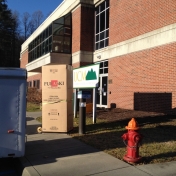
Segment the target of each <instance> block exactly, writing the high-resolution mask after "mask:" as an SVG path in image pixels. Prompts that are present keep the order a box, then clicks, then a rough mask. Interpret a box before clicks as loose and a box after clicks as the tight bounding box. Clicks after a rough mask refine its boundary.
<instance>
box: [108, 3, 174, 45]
mask: <svg viewBox="0 0 176 176" xmlns="http://www.w3.org/2000/svg"><path fill="white" fill-rule="evenodd" d="M109 19H110V23H109V45H113V44H115V43H118V42H121V41H124V40H127V39H130V38H133V37H136V36H138V35H141V34H145V33H146V32H150V31H153V30H155V29H159V28H161V27H164V26H167V25H169V24H173V23H175V22H176V1H175V0H133V1H129V0H110V16H109Z"/></svg>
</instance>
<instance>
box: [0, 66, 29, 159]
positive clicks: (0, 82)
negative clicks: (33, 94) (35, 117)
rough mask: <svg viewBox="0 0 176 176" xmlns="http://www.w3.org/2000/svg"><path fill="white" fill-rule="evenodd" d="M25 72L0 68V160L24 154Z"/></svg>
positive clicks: (23, 70)
mask: <svg viewBox="0 0 176 176" xmlns="http://www.w3.org/2000/svg"><path fill="white" fill-rule="evenodd" d="M26 78H27V71H26V70H25V69H20V68H0V141H1V142H0V158H4V157H21V156H24V153H25V132H26V89H27V83H26Z"/></svg>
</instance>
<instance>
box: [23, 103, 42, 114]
mask: <svg viewBox="0 0 176 176" xmlns="http://www.w3.org/2000/svg"><path fill="white" fill-rule="evenodd" d="M26 111H27V112H36V111H41V110H40V104H35V103H29V102H27V108H26Z"/></svg>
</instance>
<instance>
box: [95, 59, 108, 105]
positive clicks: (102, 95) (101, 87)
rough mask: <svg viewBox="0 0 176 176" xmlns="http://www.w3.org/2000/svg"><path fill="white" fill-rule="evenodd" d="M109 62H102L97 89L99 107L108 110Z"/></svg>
mask: <svg viewBox="0 0 176 176" xmlns="http://www.w3.org/2000/svg"><path fill="white" fill-rule="evenodd" d="M107 92H108V60H105V61H102V62H100V75H99V83H98V89H97V107H104V108H107V103H108V101H107V98H108V97H107V96H108V93H107Z"/></svg>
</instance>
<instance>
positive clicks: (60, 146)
mask: <svg viewBox="0 0 176 176" xmlns="http://www.w3.org/2000/svg"><path fill="white" fill-rule="evenodd" d="M39 116H41V112H37V113H27V142H26V152H25V156H24V157H23V158H20V162H21V165H22V167H23V170H22V173H21V175H23V176H30V175H31V176H126V175H130V176H172V175H173V176H174V175H176V162H169V163H163V164H149V165H139V166H132V165H130V164H127V163H125V162H123V161H121V160H119V159H116V158H114V157H112V156H110V155H108V154H106V153H104V152H102V151H98V150H97V149H94V148H93V147H91V146H88V145H86V144H84V143H82V142H80V141H79V140H76V139H73V138H72V137H70V136H69V135H67V134H60V133H43V134H38V133H37V127H39V126H41V124H40V123H39V122H37V121H36V120H35V118H36V117H39Z"/></svg>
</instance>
